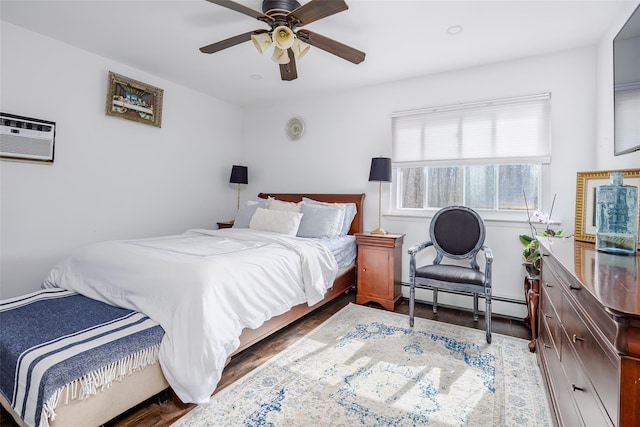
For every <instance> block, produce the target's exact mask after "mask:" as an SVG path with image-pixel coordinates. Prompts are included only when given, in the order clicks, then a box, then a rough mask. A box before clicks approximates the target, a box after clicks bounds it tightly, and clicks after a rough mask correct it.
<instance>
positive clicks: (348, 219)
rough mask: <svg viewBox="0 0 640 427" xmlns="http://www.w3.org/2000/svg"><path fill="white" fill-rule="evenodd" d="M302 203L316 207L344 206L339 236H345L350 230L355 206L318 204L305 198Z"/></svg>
mask: <svg viewBox="0 0 640 427" xmlns="http://www.w3.org/2000/svg"><path fill="white" fill-rule="evenodd" d="M302 201H303V202H305V203H315V204H318V205H325V206H344V208H345V210H344V220H343V223H342V229H341V230H340V235H341V236H342V235H346V234H348V233H349V229H351V223H352V222H353V219H354V218H355V217H356V212H357V208H356V204H355V203H327V202H319V201H317V200H313V199H309V198H307V197H303V198H302Z"/></svg>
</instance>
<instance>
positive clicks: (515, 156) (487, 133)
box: [391, 93, 551, 164]
mask: <svg viewBox="0 0 640 427" xmlns="http://www.w3.org/2000/svg"><path fill="white" fill-rule="evenodd" d="M550 100H551V95H550V94H549V93H545V94H539V95H532V96H524V97H518V98H508V99H499V100H493V101H487V102H477V103H470V104H459V105H452V106H444V107H436V108H428V109H421V110H413V111H404V112H397V113H393V114H392V116H391V117H392V119H391V122H392V136H393V141H392V153H393V154H392V156H393V161H394V163H416V162H432V161H433V162H451V163H456V164H461V163H476V162H478V161H483V160H487V159H490V160H491V163H493V164H497V163H503V164H504V163H511V162H522V161H527V162H532V163H533V162H535V163H549V162H550V160H551V137H550V123H549V122H550V113H551V112H550V110H551V101H550Z"/></svg>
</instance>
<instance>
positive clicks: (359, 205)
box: [258, 193, 365, 234]
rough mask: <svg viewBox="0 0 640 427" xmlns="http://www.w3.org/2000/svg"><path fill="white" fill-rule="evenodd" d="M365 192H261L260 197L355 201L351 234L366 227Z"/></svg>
mask: <svg viewBox="0 0 640 427" xmlns="http://www.w3.org/2000/svg"><path fill="white" fill-rule="evenodd" d="M364 196H365V194H364V193H360V194H302V193H300V194H298V193H260V194H258V197H260V198H261V199H266V198H267V197H273V198H275V199H278V200H282V201H284V202H301V201H302V198H303V197H308V198H309V199H313V200H317V201H319V202H327V203H355V204H356V216H355V218H353V222H352V223H351V228H350V229H349V234H355V233H362V232H363V229H364V224H363V217H362V209H363V207H364Z"/></svg>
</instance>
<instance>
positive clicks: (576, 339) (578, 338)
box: [571, 334, 584, 342]
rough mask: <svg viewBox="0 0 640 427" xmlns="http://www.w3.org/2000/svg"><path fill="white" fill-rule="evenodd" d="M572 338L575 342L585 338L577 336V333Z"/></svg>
mask: <svg viewBox="0 0 640 427" xmlns="http://www.w3.org/2000/svg"><path fill="white" fill-rule="evenodd" d="M571 340H572V341H573V342H578V341H584V338H582V337H579V336H577V335H576V334H573V335H572V336H571Z"/></svg>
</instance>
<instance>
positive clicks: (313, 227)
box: [297, 202, 345, 239]
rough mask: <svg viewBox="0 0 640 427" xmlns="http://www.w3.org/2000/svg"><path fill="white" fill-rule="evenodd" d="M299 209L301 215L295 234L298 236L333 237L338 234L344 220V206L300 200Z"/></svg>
mask: <svg viewBox="0 0 640 427" xmlns="http://www.w3.org/2000/svg"><path fill="white" fill-rule="evenodd" d="M300 211H301V212H302V214H303V216H302V220H301V221H300V228H299V229H298V234H297V235H298V236H299V237H318V238H329V239H333V238H334V237H338V236H339V235H340V231H341V230H342V223H343V222H344V213H345V207H344V206H327V205H321V204H317V203H305V202H302V203H301V207H300Z"/></svg>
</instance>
